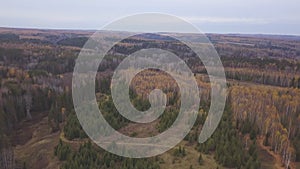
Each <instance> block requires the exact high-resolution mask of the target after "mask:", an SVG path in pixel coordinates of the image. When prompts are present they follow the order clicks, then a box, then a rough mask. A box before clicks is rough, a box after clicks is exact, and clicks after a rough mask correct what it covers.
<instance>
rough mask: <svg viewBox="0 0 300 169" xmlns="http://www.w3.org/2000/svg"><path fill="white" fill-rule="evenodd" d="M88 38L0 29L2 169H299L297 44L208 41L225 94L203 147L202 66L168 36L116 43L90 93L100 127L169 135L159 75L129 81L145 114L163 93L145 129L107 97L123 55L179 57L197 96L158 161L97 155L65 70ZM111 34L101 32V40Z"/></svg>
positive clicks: (174, 102) (172, 89) (175, 92)
mask: <svg viewBox="0 0 300 169" xmlns="http://www.w3.org/2000/svg"><path fill="white" fill-rule="evenodd" d="M92 33H93V32H90V31H68V30H34V29H32V30H31V29H29V30H26V29H24V30H23V29H9V28H0V82H1V83H0V86H1V87H0V168H1V169H25V168H26V169H41V168H49V169H51V168H61V169H95V168H99V169H108V168H114V169H141V168H147V169H159V168H161V169H164V168H165V169H168V168H183V169H185V168H187V169H196V168H200V169H201V168H203V169H204V168H205V169H206V168H211V169H215V168H224V169H230V168H238V169H259V168H261V169H273V168H275V169H289V168H290V169H297V168H299V167H300V125H299V124H300V60H299V59H300V51H299V49H300V40H299V38H298V39H297V38H296V37H295V38H286V37H284V36H282V37H281V36H274V37H273V36H271V35H270V36H262V35H261V36H260V35H255V36H254V35H253V36H247V35H226V34H207V36H208V39H209V40H210V41H211V42H212V43H213V45H214V46H215V48H216V50H217V52H218V53H219V55H220V57H221V61H222V63H223V66H224V68H225V74H226V78H227V86H228V91H227V93H226V94H227V101H226V107H225V111H224V113H223V116H222V119H221V122H220V124H219V125H218V128H217V129H216V131H215V132H214V134H213V135H212V137H211V138H209V139H208V140H207V141H206V142H205V143H203V144H200V143H198V136H199V134H200V132H201V129H202V127H203V124H204V122H205V120H207V119H208V114H207V113H208V111H209V108H210V106H211V105H210V99H211V88H212V87H214V85H216V84H210V81H209V78H208V76H207V72H206V69H205V67H204V65H203V64H202V62H201V61H199V60H197V58H195V56H194V55H195V54H194V53H192V52H190V51H189V49H188V48H187V47H186V46H184V45H182V44H180V43H178V41H176V40H174V39H172V38H169V37H168V36H167V35H165V36H162V35H153V34H144V35H141V36H135V37H131V38H129V39H126V40H123V41H121V42H120V43H119V44H116V45H115V46H114V48H112V49H111V50H110V51H109V52H108V54H107V56H105V58H104V60H103V62H102V63H101V64H100V65H99V68H98V72H97V75H96V80H95V85H96V87H95V92H96V93H95V95H96V98H97V103H98V107H99V109H100V110H101V112H102V114H103V116H104V117H105V119H106V121H107V122H108V123H109V124H110V125H111V126H112V127H113V128H114V129H116V130H118V131H119V132H121V133H122V134H125V135H127V136H130V137H137V138H141V137H149V136H153V135H157V134H159V133H162V132H164V131H166V130H167V129H168V128H169V127H170V126H171V125H172V124H173V123H174V121H175V119H176V117H177V115H178V112H179V111H178V108H179V107H180V104H181V99H180V98H181V95H180V90H179V87H178V85H177V84H176V81H175V80H174V79H173V78H172V77H171V76H170V75H168V74H167V73H165V72H163V71H158V70H154V69H148V70H144V71H142V72H140V73H138V75H137V76H135V77H134V78H133V80H132V82H131V84H130V90H129V94H130V99H131V103H132V105H133V106H134V107H135V108H136V109H138V110H141V111H145V110H148V109H149V108H150V106H151V104H150V103H149V100H148V95H149V93H150V92H151V91H152V90H154V89H161V90H162V91H163V92H164V93H165V94H166V96H167V106H166V109H165V111H164V113H163V114H162V115H161V116H160V117H159V118H158V119H157V120H155V121H153V122H151V123H149V124H139V123H134V122H132V121H130V120H128V119H126V118H124V117H123V116H122V115H121V114H119V112H118V111H117V109H116V107H115V105H114V103H113V99H112V96H111V91H110V89H111V78H112V76H113V72H114V70H115V69H116V68H117V66H118V65H119V64H120V63H121V62H122V60H123V59H124V58H126V56H127V55H128V54H130V53H132V52H134V51H138V50H140V49H142V48H153V47H157V48H162V49H165V50H168V51H171V52H173V53H175V54H177V55H178V56H179V57H180V58H181V59H183V60H184V61H185V62H186V64H187V65H188V66H189V67H190V68H191V69H192V72H193V73H194V77H195V79H196V81H197V85H198V88H199V90H200V91H201V92H200V98H201V102H200V108H199V111H198V114H197V120H196V122H195V124H194V126H193V128H192V130H191V131H190V132H189V133H188V134H187V136H186V137H185V138H184V140H183V141H182V142H180V143H179V144H178V145H177V146H176V147H174V148H173V149H171V150H169V151H167V152H165V153H163V154H160V155H158V156H155V157H151V158H142V159H134V158H125V157H119V156H117V155H114V154H111V153H109V152H107V151H105V150H103V149H102V148H100V147H98V146H97V145H96V144H95V143H94V142H93V140H91V139H90V138H89V137H88V135H87V134H86V133H85V131H84V130H83V128H82V126H81V124H80V122H79V120H78V119H77V115H76V112H75V110H74V105H73V100H72V91H71V90H72V72H73V69H74V65H75V60H76V58H77V56H78V54H79V52H80V49H81V47H82V46H83V45H84V43H85V42H86V40H87V39H88V37H89V36H91V34H92ZM118 36H119V33H118V32H107V38H111V37H118ZM191 38H197V37H191ZM128 46H129V47H128ZM198 61H199V62H198Z"/></svg>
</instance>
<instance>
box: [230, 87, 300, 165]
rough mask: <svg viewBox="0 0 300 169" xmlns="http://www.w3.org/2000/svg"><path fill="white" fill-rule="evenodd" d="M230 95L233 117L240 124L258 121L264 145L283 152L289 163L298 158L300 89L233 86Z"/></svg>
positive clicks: (258, 131) (279, 152) (282, 156)
mask: <svg viewBox="0 0 300 169" xmlns="http://www.w3.org/2000/svg"><path fill="white" fill-rule="evenodd" d="M230 99H231V103H232V109H233V117H234V119H236V120H237V121H238V122H239V123H242V124H241V125H245V122H246V124H248V123H249V125H250V126H253V125H257V126H258V128H257V129H258V130H257V133H258V134H259V135H260V136H261V137H263V138H264V144H265V146H270V147H271V149H272V150H273V151H274V152H275V153H277V154H280V155H281V158H282V162H283V164H284V165H285V166H286V167H289V165H290V163H291V162H292V161H295V160H299V149H298V148H295V147H296V146H297V145H298V141H297V140H298V139H299V138H298V136H299V131H300V129H299V122H300V112H299V110H300V107H299V106H300V103H299V101H300V90H299V89H291V88H290V89H286V88H275V87H273V88H270V87H264V86H249V87H242V86H233V87H232V90H231V92H230ZM252 128H253V127H252ZM293 140H294V144H295V145H293V142H292V141H293ZM295 151H296V152H295Z"/></svg>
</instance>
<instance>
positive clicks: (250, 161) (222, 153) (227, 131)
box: [198, 105, 260, 169]
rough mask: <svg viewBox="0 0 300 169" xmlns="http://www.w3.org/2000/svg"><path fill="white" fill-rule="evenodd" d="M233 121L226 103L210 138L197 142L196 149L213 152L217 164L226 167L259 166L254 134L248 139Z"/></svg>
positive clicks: (250, 167)
mask: <svg viewBox="0 0 300 169" xmlns="http://www.w3.org/2000/svg"><path fill="white" fill-rule="evenodd" d="M246 134H247V133H246V132H245V133H241V132H240V129H239V127H238V126H236V123H235V122H234V121H233V118H232V112H231V110H230V105H227V107H226V110H225V112H224V114H223V117H222V120H221V122H220V124H219V126H218V128H217V130H216V131H215V132H214V134H213V135H212V137H211V138H209V139H208V140H207V141H206V142H205V143H204V144H198V151H200V152H201V153H205V154H210V153H212V154H214V157H215V159H216V160H217V161H218V163H219V164H221V165H223V166H224V167H228V168H246V169H252V168H255V169H258V168H260V161H259V159H258V155H257V150H256V136H253V137H252V138H250V139H249V140H247V141H245V139H247V136H246Z"/></svg>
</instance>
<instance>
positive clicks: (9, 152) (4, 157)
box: [0, 146, 15, 169]
mask: <svg viewBox="0 0 300 169" xmlns="http://www.w3.org/2000/svg"><path fill="white" fill-rule="evenodd" d="M14 167H15V158H14V151H13V149H12V147H10V146H9V147H4V148H3V149H2V150H0V168H1V169H14Z"/></svg>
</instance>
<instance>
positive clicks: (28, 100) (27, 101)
mask: <svg viewBox="0 0 300 169" xmlns="http://www.w3.org/2000/svg"><path fill="white" fill-rule="evenodd" d="M24 100H25V106H26V117H27V119H29V120H31V119H32V116H31V113H30V110H31V107H32V95H31V93H30V92H28V91H27V92H26V94H25V96H24Z"/></svg>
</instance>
